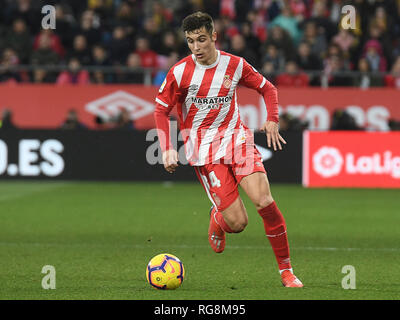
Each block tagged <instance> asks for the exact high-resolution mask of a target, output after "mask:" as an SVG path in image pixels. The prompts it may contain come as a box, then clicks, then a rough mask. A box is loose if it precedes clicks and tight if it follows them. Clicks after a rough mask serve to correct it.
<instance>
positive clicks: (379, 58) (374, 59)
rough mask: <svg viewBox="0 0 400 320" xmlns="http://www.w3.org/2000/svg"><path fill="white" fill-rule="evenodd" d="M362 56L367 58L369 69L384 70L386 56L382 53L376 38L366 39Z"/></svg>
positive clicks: (374, 70)
mask: <svg viewBox="0 0 400 320" xmlns="http://www.w3.org/2000/svg"><path fill="white" fill-rule="evenodd" d="M362 57H363V58H365V59H367V61H368V64H369V66H370V68H371V71H373V72H376V71H378V72H385V71H386V66H387V62H386V58H385V56H384V55H383V50H382V46H381V44H380V43H379V41H378V40H369V41H367V43H366V44H365V45H364V49H363V55H362Z"/></svg>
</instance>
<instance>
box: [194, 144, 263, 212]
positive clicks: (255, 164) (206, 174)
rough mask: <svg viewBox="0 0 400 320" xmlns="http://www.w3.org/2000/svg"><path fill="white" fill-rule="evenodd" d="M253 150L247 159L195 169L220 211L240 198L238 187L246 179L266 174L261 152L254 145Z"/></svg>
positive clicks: (240, 158)
mask: <svg viewBox="0 0 400 320" xmlns="http://www.w3.org/2000/svg"><path fill="white" fill-rule="evenodd" d="M243 145H246V144H245V143H244V144H243ZM247 147H248V145H247ZM252 148H253V152H251V154H250V155H249V156H247V157H239V159H238V158H236V157H234V159H232V160H230V161H226V160H224V161H221V162H220V163H210V164H206V165H204V166H195V167H194V168H195V171H196V174H197V177H198V179H199V181H200V183H201V184H202V186H203V188H204V189H205V190H206V193H207V195H208V198H209V199H210V201H211V203H212V204H213V205H214V206H216V207H217V208H218V210H219V211H223V210H225V209H226V208H228V207H229V206H230V205H231V204H232V203H233V202H234V201H235V200H236V198H237V197H238V196H239V190H238V185H239V183H240V181H241V180H242V179H243V178H244V177H246V176H248V175H250V174H252V173H254V172H264V173H265V174H266V171H265V168H264V165H263V163H262V158H261V154H260V152H259V151H258V150H257V149H256V147H255V145H254V144H253V146H252Z"/></svg>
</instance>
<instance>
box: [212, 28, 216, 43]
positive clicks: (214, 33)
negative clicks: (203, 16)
mask: <svg viewBox="0 0 400 320" xmlns="http://www.w3.org/2000/svg"><path fill="white" fill-rule="evenodd" d="M211 40H212V41H214V42H215V41H217V31H213V32H212V33H211Z"/></svg>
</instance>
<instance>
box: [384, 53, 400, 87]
mask: <svg viewBox="0 0 400 320" xmlns="http://www.w3.org/2000/svg"><path fill="white" fill-rule="evenodd" d="M384 82H385V86H386V87H390V88H396V89H400V56H398V57H397V59H396V60H395V62H394V64H393V66H392V68H391V70H390V73H389V74H387V75H386V76H385V78H384Z"/></svg>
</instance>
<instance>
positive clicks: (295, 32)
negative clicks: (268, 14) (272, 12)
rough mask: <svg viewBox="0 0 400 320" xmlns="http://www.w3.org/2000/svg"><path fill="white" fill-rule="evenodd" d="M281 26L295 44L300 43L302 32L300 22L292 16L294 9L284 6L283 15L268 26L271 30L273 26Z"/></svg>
mask: <svg viewBox="0 0 400 320" xmlns="http://www.w3.org/2000/svg"><path fill="white" fill-rule="evenodd" d="M277 25H278V26H280V27H281V28H282V29H284V30H286V31H287V32H288V33H289V34H290V37H291V38H292V41H293V43H294V44H297V43H299V41H300V39H301V32H300V30H299V27H298V21H297V19H296V17H294V16H293V15H292V9H291V8H290V6H288V5H284V6H283V8H282V10H281V13H280V14H279V15H278V16H277V17H276V18H275V19H274V20H272V22H271V23H270V24H269V25H268V27H269V28H271V27H273V26H277Z"/></svg>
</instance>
